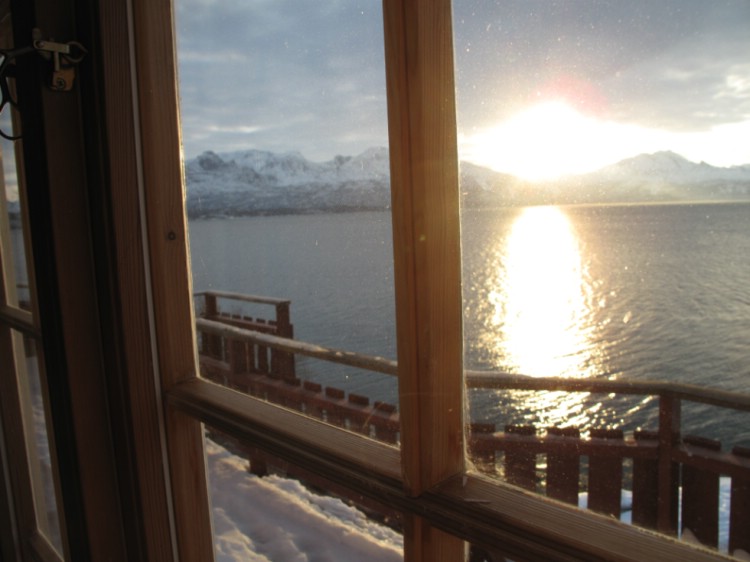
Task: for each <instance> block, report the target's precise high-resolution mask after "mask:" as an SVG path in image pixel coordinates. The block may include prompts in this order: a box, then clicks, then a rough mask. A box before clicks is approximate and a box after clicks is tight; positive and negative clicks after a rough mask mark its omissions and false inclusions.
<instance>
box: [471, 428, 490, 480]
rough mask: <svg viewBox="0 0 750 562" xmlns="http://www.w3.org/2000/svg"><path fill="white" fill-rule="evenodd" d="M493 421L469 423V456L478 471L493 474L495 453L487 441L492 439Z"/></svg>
mask: <svg viewBox="0 0 750 562" xmlns="http://www.w3.org/2000/svg"><path fill="white" fill-rule="evenodd" d="M494 433H495V424H494V423H476V422H475V423H472V424H470V425H469V458H471V461H472V462H473V463H474V465H475V466H476V468H477V470H479V472H482V473H484V474H490V475H495V471H496V467H495V460H496V453H495V448H494V446H491V447H488V446H487V443H488V442H490V443H491V442H492V440H493V439H494Z"/></svg>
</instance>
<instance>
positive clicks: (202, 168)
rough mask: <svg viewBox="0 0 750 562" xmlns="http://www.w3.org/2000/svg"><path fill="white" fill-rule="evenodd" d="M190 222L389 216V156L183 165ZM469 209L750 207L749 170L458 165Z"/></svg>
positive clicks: (229, 158)
mask: <svg viewBox="0 0 750 562" xmlns="http://www.w3.org/2000/svg"><path fill="white" fill-rule="evenodd" d="M185 176H186V181H187V210H188V215H189V216H190V217H191V218H197V217H220V216H245V215H257V214H279V213H290V212H310V211H342V210H361V209H386V208H387V207H388V205H389V204H390V165H389V158H388V149H387V148H383V147H379V148H370V149H367V150H366V151H364V152H363V153H361V154H359V155H356V156H336V157H335V158H333V159H332V160H329V161H327V162H312V161H310V160H307V159H306V158H305V157H304V156H303V155H302V154H300V153H299V152H286V153H273V152H268V151H263V150H245V151H238V152H231V153H222V154H216V153H214V152H211V151H208V152H204V153H203V154H201V155H199V156H197V157H196V158H192V159H190V160H188V161H187V162H186V163H185ZM461 191H462V196H463V197H464V203H465V204H468V205H474V206H476V205H479V206H494V205H509V204H512V205H530V204H540V203H544V204H555V203H597V202H609V203H612V202H640V201H655V200H656V201H662V200H665V201H716V200H748V199H750V166H735V167H732V168H717V167H714V166H710V165H708V164H706V163H700V164H697V163H694V162H690V161H688V160H686V159H685V158H683V157H681V156H680V155H678V154H674V153H671V152H658V153H655V154H642V155H639V156H636V157H634V158H630V159H627V160H623V161H622V162H619V163H617V164H613V165H611V166H608V167H605V168H602V169H601V170H598V171H596V172H592V173H590V174H586V175H581V176H569V177H567V178H564V179H561V180H559V181H554V182H547V183H544V182H542V183H539V184H534V183H529V182H525V181H523V180H520V179H518V178H514V177H513V176H510V175H507V174H502V173H498V172H495V171H493V170H490V169H488V168H483V167H481V166H477V165H475V164H471V163H467V162H463V163H461Z"/></svg>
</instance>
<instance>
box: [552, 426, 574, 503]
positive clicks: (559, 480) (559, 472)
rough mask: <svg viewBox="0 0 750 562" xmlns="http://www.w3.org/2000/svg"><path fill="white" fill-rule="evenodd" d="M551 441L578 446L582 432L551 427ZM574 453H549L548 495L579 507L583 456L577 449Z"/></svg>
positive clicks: (567, 428)
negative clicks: (579, 485)
mask: <svg viewBox="0 0 750 562" xmlns="http://www.w3.org/2000/svg"><path fill="white" fill-rule="evenodd" d="M547 438H548V439H550V440H553V439H554V440H555V441H560V442H565V443H570V444H575V445H578V444H579V443H580V440H581V430H580V429H579V428H578V427H549V428H547ZM571 449H572V451H573V452H550V453H547V495H548V496H549V497H551V498H555V499H556V500H560V501H563V502H566V503H569V504H571V505H578V484H579V482H578V480H579V477H580V468H581V466H580V465H581V456H580V454H579V453H578V452H576V450H577V447H571Z"/></svg>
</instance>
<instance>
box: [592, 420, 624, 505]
mask: <svg viewBox="0 0 750 562" xmlns="http://www.w3.org/2000/svg"><path fill="white" fill-rule="evenodd" d="M622 437H623V434H622V430H621V429H592V430H591V441H592V442H593V441H595V440H597V439H601V440H618V441H622ZM600 450H601V451H602V452H603V453H604V451H606V450H607V446H606V443H605V444H604V446H603V447H601V449H600ZM605 455H606V453H605V454H592V455H589V504H588V508H589V509H590V510H592V511H597V512H599V513H604V514H605V515H612V516H614V517H617V518H619V517H620V506H621V495H622V457H619V456H609V455H606V456H605Z"/></svg>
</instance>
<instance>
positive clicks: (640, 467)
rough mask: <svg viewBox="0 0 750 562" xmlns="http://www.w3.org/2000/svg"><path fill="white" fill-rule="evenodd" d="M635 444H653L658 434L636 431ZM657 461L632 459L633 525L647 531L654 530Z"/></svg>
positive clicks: (657, 490)
mask: <svg viewBox="0 0 750 562" xmlns="http://www.w3.org/2000/svg"><path fill="white" fill-rule="evenodd" d="M634 437H635V440H636V443H644V442H648V441H651V442H654V441H657V440H658V439H659V434H658V433H656V432H654V431H636V432H635V433H634ZM658 465H659V463H658V460H657V459H656V458H640V457H639V458H634V459H633V519H632V520H633V524H634V525H638V526H639V527H645V528H647V529H656V512H657V506H658V501H657V497H658V494H659V473H658Z"/></svg>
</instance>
